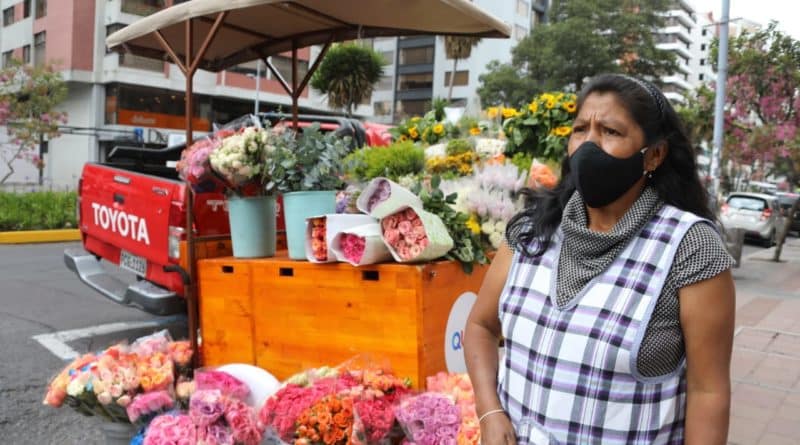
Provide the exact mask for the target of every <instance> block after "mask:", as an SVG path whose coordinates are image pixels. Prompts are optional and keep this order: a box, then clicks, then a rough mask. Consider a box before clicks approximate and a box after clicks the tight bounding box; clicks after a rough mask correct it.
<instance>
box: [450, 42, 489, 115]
mask: <svg viewBox="0 0 800 445" xmlns="http://www.w3.org/2000/svg"><path fill="white" fill-rule="evenodd" d="M480 41H481V39H480V37H471V36H445V37H444V52H445V54H447V58H448V59H453V70H452V71H450V87H449V89H448V91H447V101H448V102H451V101H452V100H453V85H454V84H455V79H456V72H457V71H456V68H457V67H458V60H459V59H469V56H470V55H471V54H472V48H473V47H475V46H477V45H478V43H479V42H480Z"/></svg>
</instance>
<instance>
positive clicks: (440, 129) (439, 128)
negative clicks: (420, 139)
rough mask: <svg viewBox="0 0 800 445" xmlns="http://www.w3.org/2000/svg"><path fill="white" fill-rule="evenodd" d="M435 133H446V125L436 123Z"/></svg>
mask: <svg viewBox="0 0 800 445" xmlns="http://www.w3.org/2000/svg"><path fill="white" fill-rule="evenodd" d="M433 133H434V134H442V133H444V125H442V124H436V125H434V126H433Z"/></svg>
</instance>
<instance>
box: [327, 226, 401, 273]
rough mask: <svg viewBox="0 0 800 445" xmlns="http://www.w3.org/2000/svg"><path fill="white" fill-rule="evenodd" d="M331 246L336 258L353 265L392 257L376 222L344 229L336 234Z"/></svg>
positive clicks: (382, 260) (373, 262) (371, 262)
mask: <svg viewBox="0 0 800 445" xmlns="http://www.w3.org/2000/svg"><path fill="white" fill-rule="evenodd" d="M331 248H332V250H333V253H334V255H336V257H337V258H339V259H341V260H343V261H346V262H348V263H350V264H352V265H353V266H363V265H366V264H376V263H381V262H384V261H387V260H391V259H392V253H391V252H389V248H388V247H387V246H386V243H384V242H383V238H382V237H381V225H380V224H379V223H378V222H373V223H369V224H363V225H360V226H356V227H352V228H349V229H345V230H343V231H341V232H339V233H337V234H336V236H335V237H334V238H333V242H332V243H331Z"/></svg>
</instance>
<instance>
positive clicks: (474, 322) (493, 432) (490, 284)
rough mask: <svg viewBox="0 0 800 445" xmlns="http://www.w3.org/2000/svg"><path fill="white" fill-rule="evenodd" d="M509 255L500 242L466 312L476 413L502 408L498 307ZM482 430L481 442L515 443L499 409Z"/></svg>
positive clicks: (466, 342) (467, 355) (467, 354)
mask: <svg viewBox="0 0 800 445" xmlns="http://www.w3.org/2000/svg"><path fill="white" fill-rule="evenodd" d="M512 257H513V254H512V252H511V249H509V248H508V246H506V245H502V246H501V247H500V249H498V251H497V254H496V255H495V257H494V259H493V260H492V265H491V266H490V267H489V270H488V271H487V273H486V277H485V278H484V279H483V285H482V286H481V289H480V291H479V292H478V300H477V301H476V302H475V306H473V308H472V311H471V312H470V314H469V318H468V319H467V326H466V328H465V332H464V358H465V360H466V363H467V369H468V371H469V377H470V380H472V386H473V388H474V390H475V407H476V411H477V413H478V416H483V415H484V414H485V413H489V412H490V411H495V410H500V409H501V408H502V407H501V405H500V399H499V398H498V396H497V370H498V345H499V343H500V336H501V331H500V320H499V317H498V313H497V307H498V302H499V300H500V293H501V292H502V290H503V287H504V285H505V282H506V277H507V276H508V271H509V269H510V266H511V260H512ZM481 434H482V443H484V444H493V445H495V444H500V445H502V444H516V439H515V436H514V430H513V426H512V425H511V422H510V421H509V420H508V417H507V416H506V415H505V414H504V413H502V412H497V413H493V414H489V415H487V416H486V417H485V418H484V420H483V421H482V422H481Z"/></svg>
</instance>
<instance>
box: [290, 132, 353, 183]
mask: <svg viewBox="0 0 800 445" xmlns="http://www.w3.org/2000/svg"><path fill="white" fill-rule="evenodd" d="M285 153H286V154H285V157H284V159H283V160H282V161H281V162H280V165H281V166H282V167H283V168H284V169H286V171H285V177H284V179H283V180H282V181H281V182H280V183H278V190H280V191H281V192H283V193H287V192H299V191H311V190H338V189H340V188H341V187H342V185H343V182H342V179H341V177H342V174H343V166H342V161H343V160H344V158H345V156H347V153H348V140H347V138H344V139H342V138H340V137H338V136H336V135H335V134H334V133H326V134H323V133H322V132H321V131H320V130H319V123H316V122H315V123H314V124H312V125H311V126H309V127H307V128H305V129H304V130H303V133H302V134H301V135H300V137H299V138H298V139H297V145H296V147H294V149H293V150H290V151H286V152H285Z"/></svg>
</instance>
